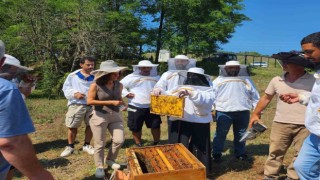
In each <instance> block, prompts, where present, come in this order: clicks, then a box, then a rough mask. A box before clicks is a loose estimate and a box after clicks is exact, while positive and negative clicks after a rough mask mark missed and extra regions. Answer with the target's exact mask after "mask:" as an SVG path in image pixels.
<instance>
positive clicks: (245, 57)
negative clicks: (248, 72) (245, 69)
mask: <svg viewBox="0 0 320 180" xmlns="http://www.w3.org/2000/svg"><path fill="white" fill-rule="evenodd" d="M244 64H245V65H247V55H244Z"/></svg>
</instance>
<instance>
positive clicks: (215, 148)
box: [212, 111, 250, 157]
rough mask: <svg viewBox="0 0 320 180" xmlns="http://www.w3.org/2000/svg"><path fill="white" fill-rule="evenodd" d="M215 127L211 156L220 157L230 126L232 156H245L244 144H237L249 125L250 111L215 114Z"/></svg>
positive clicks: (219, 112) (218, 112)
mask: <svg viewBox="0 0 320 180" xmlns="http://www.w3.org/2000/svg"><path fill="white" fill-rule="evenodd" d="M216 117H217V127H216V133H215V135H214V137H213V145H212V154H213V155H221V154H222V151H223V147H224V142H225V140H226V137H227V134H228V132H229V129H230V127H231V125H233V134H234V139H233V146H234V155H235V156H236V157H237V156H240V155H243V154H245V153H246V152H245V146H246V142H239V140H240V139H241V137H242V135H243V134H244V133H245V132H246V129H247V128H248V123H249V117H250V111H236V112H221V111H217V112H216Z"/></svg>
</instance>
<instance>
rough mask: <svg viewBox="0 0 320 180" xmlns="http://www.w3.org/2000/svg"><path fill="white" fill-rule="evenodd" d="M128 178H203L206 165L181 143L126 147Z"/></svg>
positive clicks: (142, 179)
mask: <svg viewBox="0 0 320 180" xmlns="http://www.w3.org/2000/svg"><path fill="white" fill-rule="evenodd" d="M126 155H127V158H128V167H129V171H130V180H149V179H150V180H189V179H190V180H191V179H192V180H205V179H206V167H205V166H204V165H203V164H202V163H201V162H200V161H199V160H198V159H197V158H196V157H195V156H194V155H193V154H192V153H191V152H190V151H189V150H188V149H187V148H186V147H184V145H182V144H181V143H179V144H167V145H159V146H146V147H136V148H128V149H127V150H126Z"/></svg>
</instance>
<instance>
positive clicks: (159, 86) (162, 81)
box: [151, 72, 168, 96]
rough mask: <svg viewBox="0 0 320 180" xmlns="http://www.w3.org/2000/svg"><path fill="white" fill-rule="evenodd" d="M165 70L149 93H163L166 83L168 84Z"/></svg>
mask: <svg viewBox="0 0 320 180" xmlns="http://www.w3.org/2000/svg"><path fill="white" fill-rule="evenodd" d="M167 74H168V73H167V72H165V73H164V74H163V75H162V76H161V77H160V79H159V81H158V82H157V83H156V84H155V85H154V87H153V89H152V91H151V94H153V95H156V96H158V95H160V94H164V92H165V91H166V90H167V85H168V81H167Z"/></svg>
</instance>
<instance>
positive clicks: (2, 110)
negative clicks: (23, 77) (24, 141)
mask: <svg viewBox="0 0 320 180" xmlns="http://www.w3.org/2000/svg"><path fill="white" fill-rule="evenodd" d="M34 131H35V129H34V126H33V123H32V121H31V118H30V115H29V113H28V110H27V107H26V105H25V102H24V100H23V99H22V96H21V94H20V91H19V90H18V89H17V87H16V86H15V85H14V84H13V83H12V82H10V81H7V80H5V79H2V78H0V138H6V137H12V136H17V135H23V134H28V133H31V132H34ZM9 168H10V164H9V163H8V162H7V161H6V160H5V159H4V157H3V156H2V154H1V152H0V179H2V178H3V177H5V176H6V174H7V171H8V170H9Z"/></svg>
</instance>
